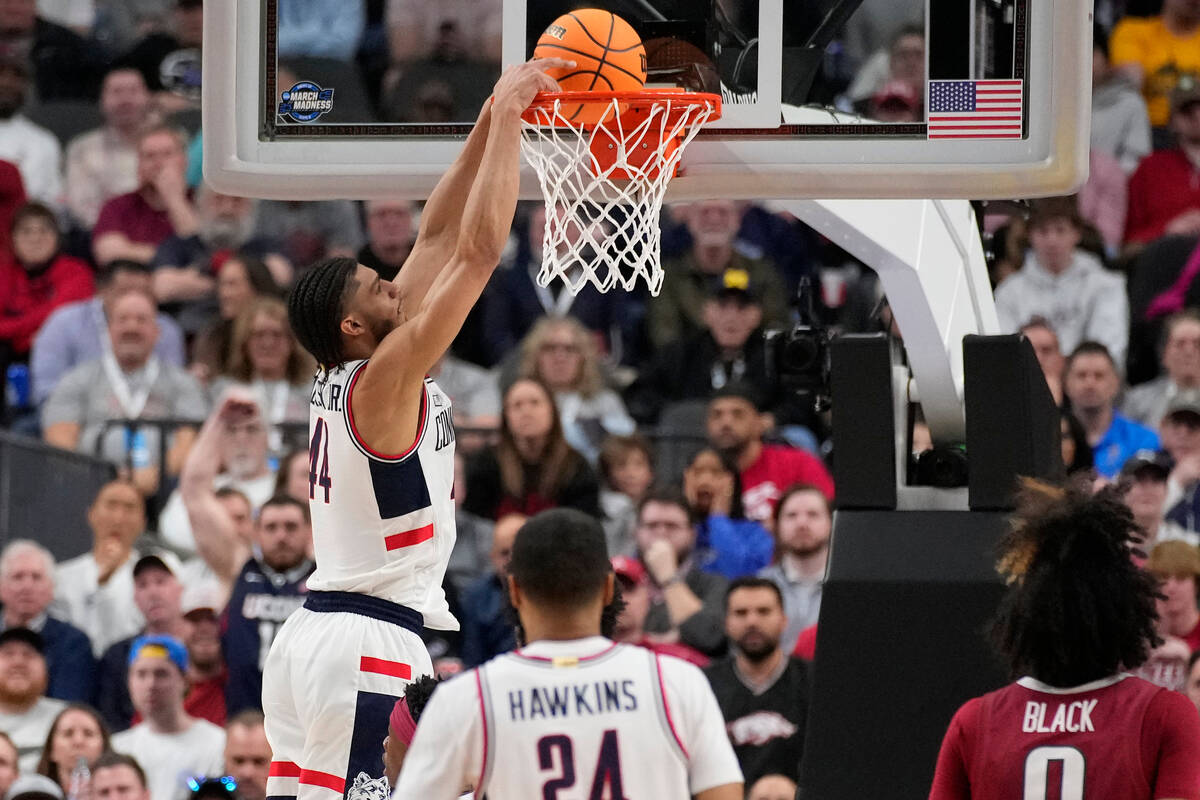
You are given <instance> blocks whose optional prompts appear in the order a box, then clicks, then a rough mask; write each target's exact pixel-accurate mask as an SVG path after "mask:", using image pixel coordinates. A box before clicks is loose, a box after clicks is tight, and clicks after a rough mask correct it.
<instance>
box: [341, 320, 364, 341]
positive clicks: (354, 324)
mask: <svg viewBox="0 0 1200 800" xmlns="http://www.w3.org/2000/svg"><path fill="white" fill-rule="evenodd" d="M338 328H339V329H341V331H342V333H344V334H346V335H347V336H358V335H359V334H360V333H362V332H363V330H365V329H364V328H363V324H362V323H361V322H359V321H358V320H357V319H356V318H354V317H353V316H348V317H343V318H342V324H341V325H339V326H338Z"/></svg>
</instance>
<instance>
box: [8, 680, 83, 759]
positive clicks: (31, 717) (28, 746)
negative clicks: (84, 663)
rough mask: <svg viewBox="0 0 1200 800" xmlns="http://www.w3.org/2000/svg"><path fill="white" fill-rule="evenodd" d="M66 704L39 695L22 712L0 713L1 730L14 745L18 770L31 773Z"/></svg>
mask: <svg viewBox="0 0 1200 800" xmlns="http://www.w3.org/2000/svg"><path fill="white" fill-rule="evenodd" d="M66 707H67V704H66V703H64V702H63V701H62V700H55V699H53V698H51V697H39V698H38V701H37V702H36V703H34V705H33V708H31V709H29V710H28V711H26V712H25V713H24V714H5V713H0V731H4V732H5V733H7V734H8V738H10V739H12V743H13V746H14V747H16V748H17V765H18V766H19V767H20V769H21V772H34V771H35V770H36V769H37V765H38V760H39V759H41V757H42V746H43V745H45V744H46V736H47V735H48V734H49V733H50V726H51V725H53V724H54V718H55V717H57V716H58V712H60V711H62V710H63V709H64V708H66Z"/></svg>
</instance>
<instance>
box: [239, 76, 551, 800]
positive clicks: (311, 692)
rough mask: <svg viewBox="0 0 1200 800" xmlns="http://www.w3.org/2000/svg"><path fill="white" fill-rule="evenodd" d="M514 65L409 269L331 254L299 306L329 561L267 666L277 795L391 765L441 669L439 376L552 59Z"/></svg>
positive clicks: (446, 541)
mask: <svg viewBox="0 0 1200 800" xmlns="http://www.w3.org/2000/svg"><path fill="white" fill-rule="evenodd" d="M562 66H570V62H565V61H560V60H557V59H543V60H540V61H533V62H530V63H526V64H522V65H519V66H515V67H511V68H509V69H508V70H507V71H506V72H505V73H504V75H503V76H502V77H501V78H500V80H499V82H497V84H496V86H495V88H494V90H493V95H492V101H491V102H490V103H489V104H488V105H486V106H485V107H484V109H483V111H482V112H481V113H480V115H479V118H478V121H477V122H476V125H475V128H474V130H473V132H472V133H471V135H470V136H469V137H468V138H467V141H466V144H465V146H464V148H463V151H462V154H461V155H460V156H459V157H458V159H457V160H456V161H455V163H454V164H453V165H452V166H451V167H450V169H449V171H447V173H446V174H445V176H444V177H443V178H442V180H441V181H440V182H439V184H438V186H437V188H436V189H435V190H434V191H433V193H432V194H431V195H430V198H429V201H428V203H427V204H426V207H425V210H424V213H423V214H422V218H421V227H420V230H419V232H418V236H417V241H416V243H415V245H414V246H413V251H412V254H411V255H410V256H409V258H408V261H406V262H405V264H404V266H403V268H402V269H401V270H400V273H399V275H398V276H397V278H396V280H395V281H384V280H381V279H380V277H379V275H378V274H376V273H375V272H374V271H373V270H371V269H368V268H367V267H364V266H362V265H361V264H356V263H355V262H354V261H353V260H351V259H331V260H329V261H326V262H323V263H320V264H318V265H316V266H314V267H313V268H312V269H311V270H310V271H309V272H308V273H306V274H305V275H304V276H303V277H301V279H300V280H299V281H298V282H297V284H296V287H295V289H293V291H292V294H291V297H290V298H289V301H288V316H289V319H290V320H291V324H292V328H293V329H294V330H295V332H296V336H297V338H298V339H299V340H300V342H301V343H302V344H303V345H304V347H305V348H306V349H307V350H308V351H309V352H310V353H312V355H313V356H314V357H315V358H316V359H317V362H318V363H319V364H320V365H321V369H320V370H319V371H318V373H317V377H316V382H315V384H314V387H313V392H312V403H311V410H310V413H309V421H310V423H309V424H310V436H311V440H310V444H309V505H310V507H311V509H312V523H313V547H314V552H315V556H316V562H317V568H316V571H315V572H314V573H313V575H312V577H311V578H310V579H309V581H308V586H309V590H310V592H309V595H308V598H307V599H306V601H305V604H304V607H303V608H302V609H300V610H299V611H297V612H296V613H294V614H293V615H292V616H291V617H289V618H288V621H287V622H286V623H285V624H284V626H283V627H282V628H281V629H280V631H279V634H278V635H277V637H276V639H275V642H274V645H273V646H272V649H271V652H270V654H269V656H268V658H267V663H266V669H265V672H264V676H263V711H264V712H265V714H266V732H267V738H268V739H269V740H270V743H271V751H272V754H273V759H274V760H273V761H272V764H271V773H270V775H271V777H270V779H269V786H268V789H267V794H268V795H270V796H273V797H278V796H284V797H287V796H299V797H302V798H317V797H322V798H328V797H334V796H339V797H340V796H341V795H342V794H343V793H344V792H345V789H346V788H347V786H349V785H351V783H352V782H353V781H354V779H355V778H356V777H357V776H358V775H359V773H366V775H368V776H370V777H376V776H379V775H380V774H381V773H382V768H383V761H382V758H383V749H382V742H383V739H384V736H386V735H387V725H388V715H389V714H390V712H391V710H392V707H393V705H394V704H395V702H396V699H397V698H398V697H400V696H401V695H403V694H404V687H405V686H406V685H407V683H408V682H409V681H410V680H411V679H412V678H414V677H416V676H418V675H421V674H423V673H430V672H432V671H433V670H432V665H431V663H430V659H429V654H428V653H427V652H426V650H425V646H424V645H423V644H422V642H421V638H420V635H419V633H420V631H421V628H422V626H423V625H429V626H430V627H432V628H436V629H449V630H454V629H457V627H458V623H457V622H456V621H455V619H454V617H453V616H452V615H451V614H450V612H449V609H448V608H447V605H446V599H445V596H444V595H443V593H442V590H441V584H442V577H443V575H444V573H445V570H446V562H447V560H448V559H449V557H450V551H451V549H452V548H453V547H454V504H453V501H452V498H451V494H452V490H453V483H454V427H453V425H452V424H451V417H450V401H449V398H448V397H447V396H446V394H445V393H444V392H442V391H441V390H440V389H439V388H438V387H437V384H435V383H434V382H433V381H432V380H428V379H427V378H426V374H427V372H428V371H429V369H430V367H432V366H433V364H434V362H436V361H437V360H438V359H439V358H440V357H441V355H442V353H443V352H444V351H445V350H446V348H447V347H449V345H450V342H451V341H452V340H453V339H454V337H455V335H456V334H457V333H458V331H459V328H461V327H462V324H463V321H464V320H465V319H466V317H467V313H468V312H469V311H470V310H471V307H472V306H473V305H474V304H475V302H476V300H478V298H479V295H480V294H481V292H482V291H483V288H484V286H485V285H486V284H487V281H488V278H489V276H490V275H491V273H492V271H493V270H494V269H495V267H496V264H497V262H498V261H499V259H500V253H501V248H502V247H503V246H504V243H505V242H506V241H507V239H508V233H509V227H510V225H511V224H512V217H513V212H514V210H515V207H516V200H517V183H518V169H519V163H520V136H521V123H520V115H521V112H523V111H524V110H525V109H526V107H527V106H528V105H529V103H530V102H531V101H532V100H533V97H534V95H535V94H536V93H537V92H539V91H554V90H556V89H557V84H556V83H555V82H554V81H553V80H552V79H551V78H550V77H549V76H547V75H546V74H545V72H544V70H546V69H547V68H551V67H562Z"/></svg>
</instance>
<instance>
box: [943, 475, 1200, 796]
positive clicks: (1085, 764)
mask: <svg viewBox="0 0 1200 800" xmlns="http://www.w3.org/2000/svg"><path fill="white" fill-rule="evenodd" d="M1138 535H1139V534H1138V533H1137V527H1136V525H1135V524H1134V522H1133V518H1132V517H1131V516H1130V514H1129V511H1127V510H1126V509H1125V507H1124V506H1123V505H1122V504H1121V503H1120V501H1119V500H1118V499H1117V498H1116V496H1115V495H1114V494H1112V493H1104V494H1101V495H1099V496H1097V497H1089V496H1087V495H1085V494H1082V493H1077V492H1075V491H1067V492H1064V491H1062V490H1058V489H1054V488H1052V487H1049V486H1046V485H1044V484H1036V483H1032V482H1031V483H1029V484H1027V485H1026V487H1025V489H1024V490H1023V493H1022V497H1021V504H1020V507H1019V509H1018V512H1017V516H1016V519H1015V524H1014V526H1013V528H1012V530H1011V532H1010V533H1009V534H1008V535H1007V537H1006V539H1005V540H1004V541H1003V543H1002V556H1001V560H1000V565H999V567H1000V570H1001V572H1003V573H1004V574H1005V575H1006V576H1007V577H1008V578H1009V580H1010V581H1011V583H1012V588H1011V589H1010V590H1009V593H1008V595H1007V596H1006V598H1005V600H1004V602H1003V603H1002V605H1001V608H1000V612H999V616H998V618H997V620H996V623H995V634H996V641H997V644H998V646H999V649H1000V650H1001V652H1002V653H1003V654H1004V656H1005V657H1006V658H1007V660H1008V663H1009V664H1010V665H1011V667H1012V669H1013V672H1014V673H1015V674H1019V675H1025V676H1026V677H1023V678H1021V679H1020V680H1018V681H1017V682H1016V683H1014V684H1012V685H1010V686H1007V687H1005V688H1003V689H1000V690H999V691H996V692H992V693H991V694H986V695H984V696H983V697H978V698H975V699H974V700H970V701H968V702H967V703H966V704H965V705H964V706H963V707H962V708H961V709H959V710H958V713H957V714H955V715H954V719H953V720H952V721H951V722H950V729H949V730H948V731H947V732H946V737H945V739H944V740H943V742H942V751H941V754H940V755H939V757H938V763H937V772H936V774H935V775H934V779H933V789H932V791H931V792H930V795H929V797H930V800H965V798H971V800H1001V798H1004V800H1012V798H1022V799H1023V800H1033V799H1034V798H1048V797H1060V798H1062V799H1063V800H1085V798H1087V800H1093V798H1094V799H1095V800H1112V798H1118V797H1119V798H1121V800H1150V799H1151V798H1153V799H1154V800H1162V799H1163V798H1186V799H1187V800H1194V799H1195V798H1200V718H1197V716H1196V709H1195V707H1194V706H1193V705H1192V704H1191V702H1190V701H1189V700H1188V699H1187V697H1185V696H1184V695H1182V694H1179V693H1177V692H1172V691H1168V690H1166V689H1162V688H1159V687H1157V686H1155V685H1153V684H1151V683H1148V682H1146V681H1144V680H1142V679H1140V678H1135V677H1132V676H1130V675H1127V674H1124V673H1122V672H1121V671H1120V670H1122V669H1134V668H1136V667H1137V666H1138V665H1139V664H1141V663H1142V662H1143V661H1145V660H1146V657H1147V655H1148V653H1149V647H1150V643H1151V642H1152V641H1156V637H1155V634H1154V615H1155V610H1154V597H1155V593H1156V591H1157V588H1156V584H1155V580H1154V578H1153V577H1151V576H1150V575H1149V574H1148V573H1145V572H1141V571H1140V570H1138V568H1137V567H1136V566H1135V565H1134V564H1133V562H1132V561H1131V559H1130V557H1129V548H1130V543H1131V541H1132V540H1133V539H1134V537H1136V536H1138Z"/></svg>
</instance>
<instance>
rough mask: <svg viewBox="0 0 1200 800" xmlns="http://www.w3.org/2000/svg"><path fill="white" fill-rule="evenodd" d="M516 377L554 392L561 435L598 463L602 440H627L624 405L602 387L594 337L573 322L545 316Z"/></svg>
mask: <svg viewBox="0 0 1200 800" xmlns="http://www.w3.org/2000/svg"><path fill="white" fill-rule="evenodd" d="M520 375H521V376H522V377H525V378H536V379H538V380H540V381H542V382H543V383H545V384H546V385H547V386H549V387H550V389H551V390H552V391H553V392H554V402H555V403H556V404H557V405H558V415H559V418H560V419H561V420H562V427H563V435H564V436H566V438H567V442H568V443H570V445H571V446H572V447H574V448H575V449H576V450H578V451H579V452H580V453H582V454H583V455H584V457H585V458H587V460H588V461H589V462H591V463H593V464H594V463H596V457H597V456H598V455H599V452H600V445H601V443H602V442H603V441H604V437H605V436H606V435H614V434H615V435H618V436H628V435H629V434H631V433H633V431H634V428H635V425H634V422H633V418H632V417H630V416H629V412H627V411H626V410H625V403H624V402H623V401H622V400H621V398H620V396H619V395H618V394H617V393H616V392H614V391H613V390H612V389H609V388H607V387H606V386H605V385H604V379H603V377H602V375H601V369H600V357H599V355H598V353H597V351H596V340H595V336H594V335H593V334H592V333H590V332H589V331H588V330H587V328H585V327H583V325H582V324H580V322H579V321H578V320H576V319H575V318H573V317H543V318H542V319H541V320H539V321H538V323H537V324H536V325H534V326H533V329H532V330H530V331H529V334H528V335H527V336H526V337H525V340H524V341H523V342H522V343H521V366H520Z"/></svg>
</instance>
